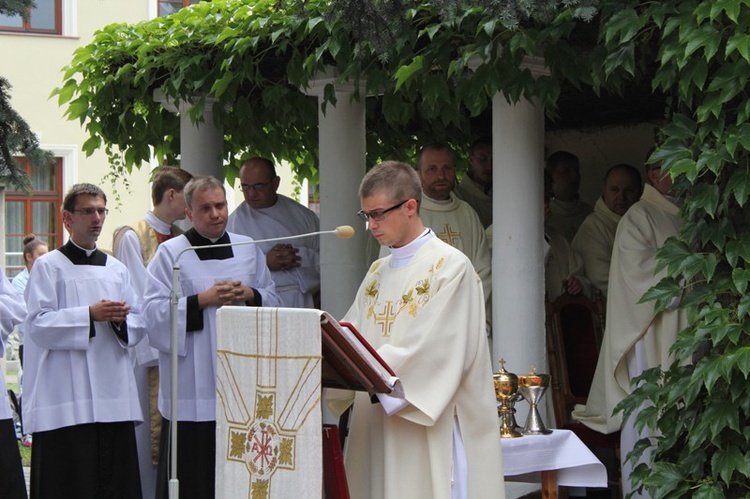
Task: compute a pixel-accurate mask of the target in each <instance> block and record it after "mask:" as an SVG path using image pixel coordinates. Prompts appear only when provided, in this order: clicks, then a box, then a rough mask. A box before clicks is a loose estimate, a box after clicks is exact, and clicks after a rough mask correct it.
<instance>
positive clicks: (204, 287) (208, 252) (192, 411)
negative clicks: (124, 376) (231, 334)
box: [143, 176, 281, 499]
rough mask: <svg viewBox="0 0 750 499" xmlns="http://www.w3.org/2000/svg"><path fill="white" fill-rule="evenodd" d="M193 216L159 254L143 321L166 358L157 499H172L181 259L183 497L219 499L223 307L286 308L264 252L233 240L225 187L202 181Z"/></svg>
mask: <svg viewBox="0 0 750 499" xmlns="http://www.w3.org/2000/svg"><path fill="white" fill-rule="evenodd" d="M185 203H186V205H187V209H186V213H187V216H188V218H189V219H190V221H191V222H192V223H193V228H192V229H190V230H189V231H187V232H185V233H184V234H182V235H180V236H177V237H175V238H173V239H170V240H169V241H165V242H164V243H162V244H161V245H160V246H159V249H158V250H156V255H154V258H153V260H151V263H149V265H148V271H149V274H151V276H150V279H149V282H148V285H147V286H146V295H145V298H144V307H143V311H144V315H145V317H146V325H147V326H148V336H149V340H150V341H151V345H152V346H153V347H155V348H156V349H157V350H159V372H160V373H161V376H160V386H159V411H160V412H161V414H162V416H163V417H164V421H163V424H162V433H161V446H160V457H159V469H158V471H157V485H156V497H158V498H165V499H166V498H167V495H168V490H167V478H168V476H167V475H168V470H169V425H170V423H171V418H172V408H171V406H170V402H171V400H170V393H171V388H172V382H173V380H172V378H171V373H170V369H169V366H170V354H171V312H170V295H171V290H172V267H173V264H174V262H175V260H176V258H177V256H178V254H179V253H180V252H181V251H183V250H185V249H186V248H189V247H190V246H203V247H204V248H201V249H197V250H188V251H186V252H185V253H183V254H182V257H181V258H180V260H179V262H180V264H181V269H182V272H180V275H179V290H178V291H179V295H180V298H179V303H178V306H177V330H178V336H179V338H178V345H179V347H178V348H179V351H178V355H179V357H180V360H179V362H180V367H179V379H178V380H177V383H178V386H179V387H180V389H179V400H178V408H177V409H178V417H179V422H180V424H179V432H178V435H179V437H178V439H179V442H178V445H179V448H180V452H179V453H178V470H179V471H178V473H179V476H178V478H179V481H180V497H181V498H183V499H185V498H196V499H198V498H200V499H210V498H211V497H214V479H215V475H214V465H215V460H216V455H215V448H216V446H215V433H216V409H215V407H216V334H217V333H216V311H217V310H218V308H219V307H221V306H223V305H245V306H254V307H260V306H271V307H274V306H279V305H280V304H281V300H280V299H279V297H278V296H277V295H276V292H275V291H274V285H273V280H272V279H271V273H270V272H269V270H268V267H267V266H266V259H265V255H263V252H262V251H261V250H260V248H258V246H257V245H255V244H245V245H240V246H221V247H220V245H223V244H229V243H242V242H251V241H252V239H250V238H249V237H245V236H240V235H237V234H231V233H229V232H226V230H225V228H226V225H227V218H228V216H229V213H228V209H227V199H226V192H225V191H224V185H223V184H222V183H221V182H220V181H219V180H217V179H215V178H213V177H205V176H201V177H195V178H193V180H191V181H190V182H188V184H187V185H186V186H185Z"/></svg>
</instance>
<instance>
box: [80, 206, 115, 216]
mask: <svg viewBox="0 0 750 499" xmlns="http://www.w3.org/2000/svg"><path fill="white" fill-rule="evenodd" d="M71 211H72V212H73V213H83V214H84V215H86V216H87V217H90V216H92V215H93V214H94V213H97V214H98V215H99V216H100V217H103V216H105V215H106V214H107V213H109V208H81V209H76V208H74V209H73V210H71Z"/></svg>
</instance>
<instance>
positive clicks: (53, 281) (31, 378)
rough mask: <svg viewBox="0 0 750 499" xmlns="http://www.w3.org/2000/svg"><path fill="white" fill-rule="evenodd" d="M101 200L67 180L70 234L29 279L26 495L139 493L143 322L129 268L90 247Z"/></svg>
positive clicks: (94, 190) (103, 210)
mask: <svg viewBox="0 0 750 499" xmlns="http://www.w3.org/2000/svg"><path fill="white" fill-rule="evenodd" d="M106 206H107V198H106V196H105V194H104V192H102V190H101V189H100V188H99V187H97V186H95V185H92V184H76V185H74V186H73V187H72V188H71V189H70V191H69V192H68V193H67V194H66V196H65V199H64V200H63V212H62V215H63V224H64V225H65V228H66V229H67V230H68V232H69V233H70V240H69V241H68V243H67V244H65V245H64V246H62V247H61V248H58V249H56V250H55V251H51V252H49V253H47V254H46V255H44V256H42V257H40V258H39V259H38V260H37V261H36V263H35V264H34V270H33V272H31V274H30V275H29V283H28V286H27V287H26V297H27V303H28V309H29V315H28V317H27V319H26V323H25V326H26V341H25V351H24V357H25V360H24V378H23V388H24V390H23V393H24V399H23V419H24V425H25V429H26V430H27V431H29V432H30V433H33V434H34V441H33V445H32V452H31V497H32V498H44V497H60V496H61V494H63V495H65V496H66V497H75V498H92V499H93V498H100V497H118V498H119V497H122V498H140V497H141V483H140V477H139V473H138V457H137V452H136V445H135V428H134V422H136V421H138V422H140V421H142V420H143V415H142V412H141V407H140V404H139V402H138V393H137V389H136V384H135V378H134V376H133V368H132V365H131V363H130V357H129V355H128V346H130V345H133V344H135V343H137V342H138V341H139V340H140V339H141V338H142V337H143V334H144V331H143V322H142V318H141V317H140V316H139V314H138V313H137V312H138V308H137V305H138V298H137V297H136V295H135V293H134V292H133V289H132V288H131V287H130V276H129V274H128V270H127V269H126V268H125V266H124V265H123V264H122V263H120V262H119V261H117V260H116V259H114V258H113V257H111V256H109V255H107V254H106V253H103V252H102V251H99V250H98V249H97V247H96V241H97V239H98V237H99V234H100V233H101V231H102V227H103V224H104V220H105V219H106V217H107V211H108V210H107V207H106ZM131 307H132V308H131ZM63 491H64V492H63Z"/></svg>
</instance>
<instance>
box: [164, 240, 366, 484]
mask: <svg viewBox="0 0 750 499" xmlns="http://www.w3.org/2000/svg"><path fill="white" fill-rule="evenodd" d="M322 234H335V235H336V237H339V238H341V239H349V238H351V237H352V236H353V235H354V228H353V227H352V226H351V225H339V226H338V227H336V228H335V229H333V230H321V231H318V232H308V233H307V234H297V235H294V236H284V237H272V238H270V239H253V240H251V241H237V242H234V243H222V244H212V245H211V246H210V247H211V248H225V247H229V246H244V245H246V244H258V243H271V242H275V241H289V240H292V239H301V238H303V237H308V236H318V235H322ZM207 247H208V246H188V247H187V248H183V249H182V250H181V251H180V252H179V253H177V256H175V259H174V263H173V264H172V291H171V294H170V311H171V314H172V317H171V322H172V323H171V327H172V337H171V342H170V345H171V346H170V348H171V349H172V352H171V355H170V372H171V375H172V387H171V393H170V403H171V405H172V419H171V424H170V426H169V430H170V451H169V453H170V474H169V482H168V483H169V485H168V496H169V499H177V498H178V497H179V494H180V492H179V490H180V485H179V483H180V482H179V480H178V479H177V421H178V418H177V405H178V400H177V336H178V335H177V305H178V302H179V299H180V297H179V294H178V293H177V289H178V287H179V276H180V263H179V261H180V257H181V256H182V255H183V253H185V252H186V251H191V250H192V251H195V250H199V249H202V248H207Z"/></svg>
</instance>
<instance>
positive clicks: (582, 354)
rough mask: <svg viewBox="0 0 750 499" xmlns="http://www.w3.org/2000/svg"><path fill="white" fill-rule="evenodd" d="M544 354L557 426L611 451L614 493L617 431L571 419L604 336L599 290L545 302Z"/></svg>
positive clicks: (583, 397)
mask: <svg viewBox="0 0 750 499" xmlns="http://www.w3.org/2000/svg"><path fill="white" fill-rule="evenodd" d="M545 308H546V314H547V317H546V328H547V357H548V359H549V369H550V374H551V375H552V383H551V384H552V386H551V392H550V393H549V394H548V395H549V396H551V398H552V405H553V407H554V412H555V420H556V421H557V427H558V428H563V429H566V430H571V431H572V432H574V433H575V434H576V436H578V438H580V439H581V441H582V442H583V443H584V444H586V446H587V447H589V448H591V449H595V448H600V449H601V448H603V449H610V450H611V451H612V452H613V453H614V458H615V462H616V467H617V471H616V473H615V475H616V476H610V477H609V483H610V488H611V489H613V491H614V495H615V497H620V496H621V493H620V491H621V489H620V485H619V484H620V482H619V480H620V472H619V458H620V433H619V432H617V433H613V434H610V435H605V434H603V433H599V432H597V431H594V430H592V429H590V428H589V427H587V426H585V425H583V424H581V423H579V422H577V421H574V420H572V419H571V417H570V414H571V412H572V411H573V407H574V406H575V404H585V403H586V399H587V398H588V395H589V389H590V388H591V382H592V381H593V379H594V371H595V370H596V363H597V360H598V358H599V349H600V348H601V345H602V337H603V336H604V321H605V316H606V306H605V302H604V298H603V297H602V295H601V293H598V292H597V295H595V296H594V298H593V299H589V298H587V297H585V296H582V295H576V296H573V295H569V294H567V293H566V294H563V295H561V296H560V297H559V298H557V300H555V301H554V302H552V303H550V302H547V303H546V307H545Z"/></svg>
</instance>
